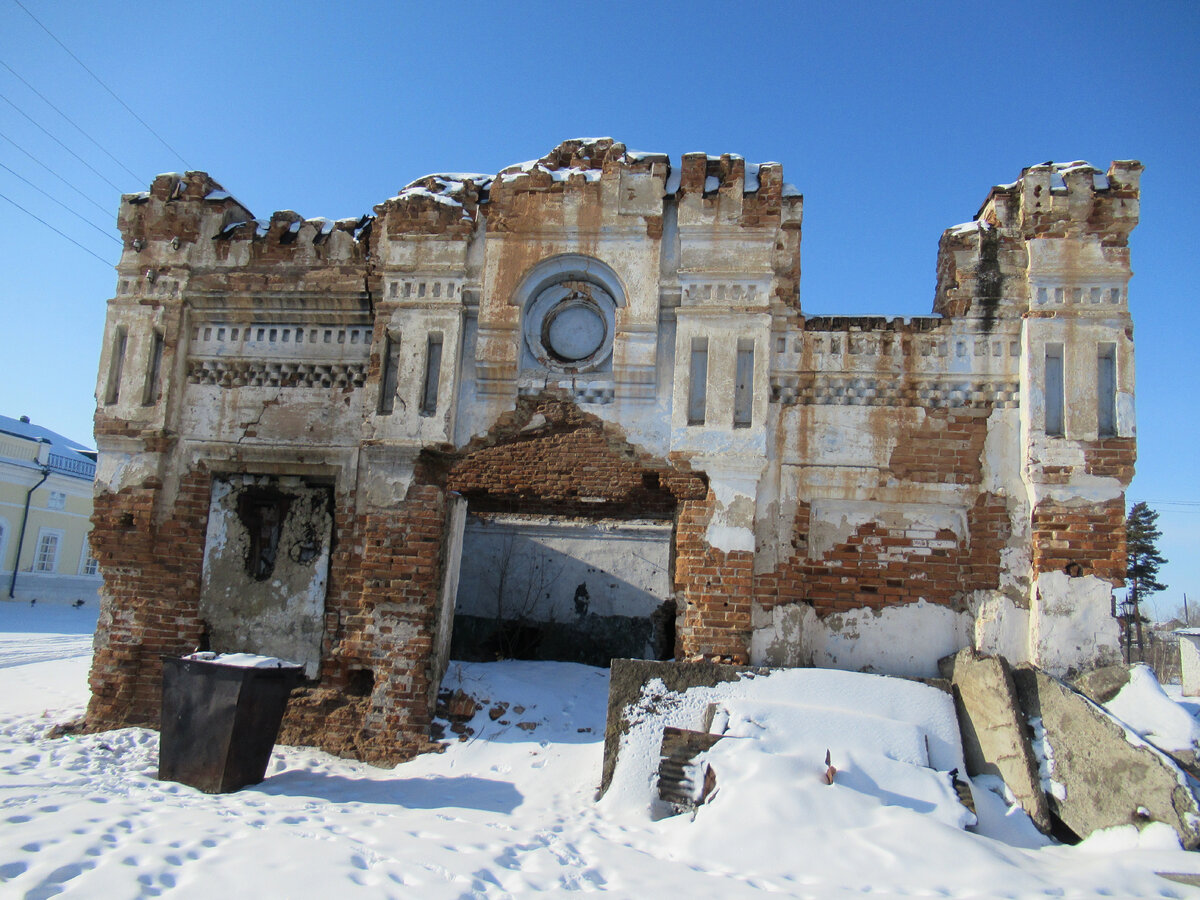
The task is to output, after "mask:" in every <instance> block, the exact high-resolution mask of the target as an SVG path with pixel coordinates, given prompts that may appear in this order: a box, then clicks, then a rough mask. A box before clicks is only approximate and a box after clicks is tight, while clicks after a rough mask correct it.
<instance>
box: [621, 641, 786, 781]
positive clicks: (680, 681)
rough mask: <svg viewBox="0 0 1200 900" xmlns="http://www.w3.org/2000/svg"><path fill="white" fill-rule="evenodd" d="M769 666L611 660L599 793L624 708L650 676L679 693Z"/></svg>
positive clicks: (625, 721)
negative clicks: (660, 680)
mask: <svg viewBox="0 0 1200 900" xmlns="http://www.w3.org/2000/svg"><path fill="white" fill-rule="evenodd" d="M769 671H770V670H769V669H763V668H756V667H753V666H730V665H725V664H723V663H706V662H685V663H677V662H657V661H655V660H649V659H614V660H613V661H612V667H611V668H610V669H609V675H608V718H607V721H606V723H605V727H604V768H603V771H602V774H601V777H600V791H599V794H600V795H603V794H604V792H605V791H607V790H608V786H609V784H610V783H611V782H612V777H613V773H614V772H615V771H616V769H617V751H618V749H619V748H620V745H621V735H623V734H625V732H627V731H628V730H629V721H628V719H627V718H626V716H625V711H626V709H627V708H628V707H629V706H630V704H632V703H634V702H635V701H636V700H637V699H638V697H640V696H641V694H642V687H643V686H644V685H645V684H646V683H647V682H648V681H650V679H652V678H660V679H662V682H663V684H664V685H666V688H667V690H669V691H672V692H677V693H682V692H683V691H686V690H687V689H688V688H692V687H714V686H716V685H718V684H721V683H722V682H725V681H737V680H738V679H739V678H741V677H742V673H743V672H754V673H756V674H760V675H765V674H766V673H767V672H769Z"/></svg>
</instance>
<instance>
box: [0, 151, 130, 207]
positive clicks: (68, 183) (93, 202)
mask: <svg viewBox="0 0 1200 900" xmlns="http://www.w3.org/2000/svg"><path fill="white" fill-rule="evenodd" d="M0 138H4V140H6V141H8V142H9V143H10V144H12V145H13V146H14V147H16V148H17V149H18V150H20V151H21V152H22V153H24V154H25V155H26V156H27V157H29V158H30V159H31V160H33V161H34V162H35V163H37V164H38V165H39V166H41V167H42V168H43V169H45V170H46V171H47V172H49V173H50V174H51V175H53V176H54V177H55V178H57V179H58V180H59V181H61V182H62V183H63V184H65V185H66V186H67V187H69V188H70V189H71V190H73V191H74V192H75V193H77V194H78V195H79V196H80V197H82V198H83V199H84V200H86V201H87V202H88V203H90V204H92V206H94V207H96V209H98V210H100V212H102V213H104V215H105V217H107V216H110V215H112V210H110V209H105V208H104V207H103V206H101V205H100V204H99V203H97V202H96V201H95V200H93V199H92V198H91V197H89V196H88V195H87V194H85V193H84V192H83V191H81V190H80V189H79V188H77V187H75V185H73V184H71V182H69V181H67V179H65V178H63V177H62V176H61V175H59V174H58V173H57V172H55V171H54V170H53V169H52V168H50V167H49V166H48V165H46V164H45V163H44V162H42V161H41V160H40V159H38V158H37V157H36V156H34V155H33V154H32V153H30V152H29V151H28V150H26V149H25V148H24V147H22V146H21V145H20V144H18V143H17V142H16V141H14V140H13V139H12V138H10V137H9V136H8V135H7V134H5V133H4V132H2V131H0Z"/></svg>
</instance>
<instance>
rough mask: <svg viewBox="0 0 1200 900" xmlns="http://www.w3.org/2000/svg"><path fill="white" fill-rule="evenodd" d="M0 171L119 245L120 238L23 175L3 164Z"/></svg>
mask: <svg viewBox="0 0 1200 900" xmlns="http://www.w3.org/2000/svg"><path fill="white" fill-rule="evenodd" d="M0 169H4V170H5V171H6V172H8V173H9V174H11V175H15V176H16V177H17V178H20V179H21V180H22V181H23V182H25V183H26V184H27V185H29V186H30V187H31V188H33V189H34V190H35V191H37V192H38V193H39V194H41V195H42V196H43V197H46V198H47V199H49V200H52V201H54V202H55V203H57V204H58V205H59V206H61V207H62V208H63V209H65V210H66V211H67V212H69V213H70V214H71V215H73V216H74V217H75V218H77V219H79V221H81V222H83V224H85V225H87V226H89V227H91V228H94V229H95V230H96V231H98V232H100V233H101V234H102V235H104V236H105V237H106V238H108V239H109V240H110V241H116V242H117V243H118V244H120V243H121V240H120V238H117V237H114V236H113V234H112V232H111V231H105V230H104V229H103V228H101V227H100V226H99V225H97V224H96V223H95V222H93V221H91V220H90V219H87V218H85V217H84V216H82V215H81V214H80V213H78V212H76V211H75V210H73V209H71V207H69V206H67V204H65V203H63V202H62V201H61V200H59V199H58V198H56V197H54V196H52V195H50V194H48V193H46V192H45V191H44V190H42V189H41V188H40V187H38V186H37V185H36V184H34V183H33V182H32V181H30V180H29V179H28V178H26V177H25V176H24V175H22V174H20V173H19V172H14V171H13V170H12V169H10V168H9V167H8V166H6V165H4V163H0Z"/></svg>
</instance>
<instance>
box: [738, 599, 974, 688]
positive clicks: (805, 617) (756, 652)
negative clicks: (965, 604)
mask: <svg viewBox="0 0 1200 900" xmlns="http://www.w3.org/2000/svg"><path fill="white" fill-rule="evenodd" d="M768 616H769V618H768ZM971 625H972V622H971V617H970V615H968V614H967V613H956V612H954V611H953V610H951V609H948V608H947V607H944V606H938V605H935V604H932V603H926V602H925V601H924V600H920V601H918V602H916V603H911V604H907V605H905V606H893V607H889V608H887V609H884V610H873V609H868V608H866V607H861V608H859V609H853V610H848V611H846V612H841V613H836V614H834V615H830V616H826V617H825V618H824V619H821V618H820V617H819V616H817V614H816V613H815V612H814V611H813V609H812V607H811V606H809V605H808V604H806V603H797V604H788V605H785V606H778V607H775V608H774V609H772V610H771V611H770V613H769V614H764V613H760V614H759V616H756V618H755V628H754V632H753V634H752V635H751V641H750V661H751V663H752V664H753V665H792V666H794V665H813V666H822V667H826V668H831V669H846V670H850V671H858V672H879V673H884V674H887V675H900V676H907V677H918V678H934V677H937V674H938V667H937V662H938V660H939V659H941V658H942V657H943V656H947V655H949V654H951V653H955V652H957V651H958V650H961V649H962V648H963V647H966V646H969V645H970V641H971Z"/></svg>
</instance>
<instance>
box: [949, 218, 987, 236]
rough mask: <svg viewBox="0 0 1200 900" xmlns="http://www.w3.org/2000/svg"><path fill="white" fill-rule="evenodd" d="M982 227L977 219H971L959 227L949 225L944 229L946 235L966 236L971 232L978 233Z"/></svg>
mask: <svg viewBox="0 0 1200 900" xmlns="http://www.w3.org/2000/svg"><path fill="white" fill-rule="evenodd" d="M982 225H983V223H982V222H980V221H979V220H978V219H972V220H971V221H970V222H963V223H961V224H959V225H951V226H950V227H949V228H947V229H946V232H947V233H948V234H968V233H969V232H972V231H978V230H979V229H980V227H981V226H982Z"/></svg>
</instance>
